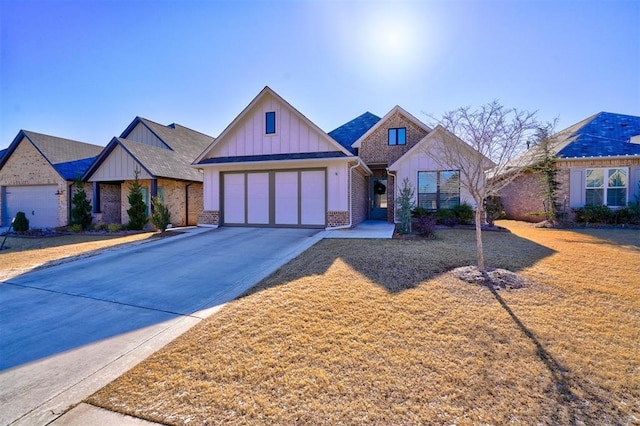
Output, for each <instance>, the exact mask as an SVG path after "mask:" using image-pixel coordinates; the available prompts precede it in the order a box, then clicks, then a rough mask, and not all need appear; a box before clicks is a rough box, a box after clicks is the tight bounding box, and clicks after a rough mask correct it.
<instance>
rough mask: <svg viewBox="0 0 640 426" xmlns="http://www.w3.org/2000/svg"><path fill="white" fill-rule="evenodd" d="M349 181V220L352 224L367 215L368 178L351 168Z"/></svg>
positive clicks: (364, 218) (365, 218)
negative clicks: (350, 179) (350, 210)
mask: <svg viewBox="0 0 640 426" xmlns="http://www.w3.org/2000/svg"><path fill="white" fill-rule="evenodd" d="M352 173H353V175H352V181H351V182H352V183H351V209H352V212H351V220H352V223H351V224H352V226H356V225H357V224H359V223H360V222H364V221H365V220H367V218H368V216H369V180H368V179H367V177H366V176H365V175H363V174H362V173H361V172H360V169H359V168H358V169H356V170H353V172H352Z"/></svg>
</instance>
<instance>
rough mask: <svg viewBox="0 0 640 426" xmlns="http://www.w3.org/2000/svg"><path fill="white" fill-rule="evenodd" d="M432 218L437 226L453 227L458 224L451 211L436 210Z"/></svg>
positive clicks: (444, 209) (445, 209)
mask: <svg viewBox="0 0 640 426" xmlns="http://www.w3.org/2000/svg"><path fill="white" fill-rule="evenodd" d="M434 218H435V220H436V223H437V224H438V225H446V226H455V225H458V224H459V223H460V222H459V221H458V219H457V218H456V216H455V214H454V213H453V210H451V209H447V208H442V209H438V210H436V212H435V213H434Z"/></svg>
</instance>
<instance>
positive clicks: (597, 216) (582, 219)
mask: <svg viewBox="0 0 640 426" xmlns="http://www.w3.org/2000/svg"><path fill="white" fill-rule="evenodd" d="M575 213H576V221H577V222H578V223H584V224H585V225H586V224H589V223H613V221H614V219H615V218H614V217H613V212H612V211H611V209H610V208H609V207H607V206H604V205H599V206H584V207H581V208H579V209H576V210H575Z"/></svg>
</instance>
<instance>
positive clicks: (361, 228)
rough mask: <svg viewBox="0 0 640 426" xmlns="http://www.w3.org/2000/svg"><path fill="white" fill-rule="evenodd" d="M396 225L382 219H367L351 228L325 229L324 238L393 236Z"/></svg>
mask: <svg viewBox="0 0 640 426" xmlns="http://www.w3.org/2000/svg"><path fill="white" fill-rule="evenodd" d="M395 229H396V226H395V224H393V223H389V222H386V221H383V220H367V221H364V222H362V223H360V224H358V225H357V226H355V227H353V228H351V229H336V230H330V231H325V235H324V238H385V239H386V238H393V232H394V231H395Z"/></svg>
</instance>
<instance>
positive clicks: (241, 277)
mask: <svg viewBox="0 0 640 426" xmlns="http://www.w3.org/2000/svg"><path fill="white" fill-rule="evenodd" d="M192 232H193V233H192V234H185V235H181V236H178V237H171V238H167V239H164V240H160V241H157V242H153V243H147V244H143V245H140V246H136V247H133V248H125V249H121V250H116V251H114V252H111V253H105V254H101V255H98V256H95V257H92V258H88V259H83V260H79V261H76V262H72V263H68V264H64V265H60V266H56V267H51V268H48V269H43V270H40V271H35V272H31V273H27V274H24V275H21V276H18V277H15V278H12V279H10V280H7V281H6V282H4V283H1V284H0V309H1V311H0V313H1V316H0V406H1V407H2V409H1V410H0V424H47V423H49V422H51V421H53V420H55V419H56V418H57V417H59V416H60V415H61V414H62V413H63V412H64V411H65V410H66V409H68V408H69V407H70V406H71V405H73V404H75V403H78V402H80V401H81V400H82V399H84V398H86V397H87V396H89V395H91V394H92V393H93V392H95V391H97V390H98V389H100V388H101V387H102V386H104V385H106V384H107V383H109V382H110V381H111V380H113V379H115V378H116V377H118V376H119V375H121V374H122V373H123V372H125V371H126V370H128V369H129V368H131V367H132V366H133V365H135V364H136V363H138V362H139V361H141V360H142V359H144V358H146V357H147V356H148V355H150V354H151V353H153V352H155V351H156V350H157V349H159V348H161V347H162V346H164V345H165V344H166V343H168V342H170V341H171V340H173V339H174V338H175V337H176V336H178V335H180V334H182V333H183V332H184V331H186V330H187V329H189V328H190V327H192V326H193V325H195V324H196V323H198V322H199V321H200V320H201V319H203V318H205V317H207V316H208V315H210V314H211V313H213V312H215V311H216V310H217V309H218V308H219V307H220V305H222V304H224V303H226V302H228V301H230V300H233V299H234V298H236V297H238V296H239V295H240V294H242V293H243V292H244V291H246V290H247V289H248V288H250V287H252V286H253V285H255V284H256V283H257V282H258V281H260V280H261V279H262V278H264V277H266V276H267V275H269V274H270V273H271V272H273V271H275V270H276V269H277V268H278V267H280V266H281V265H283V264H284V263H286V262H287V261H289V260H290V259H292V258H294V257H295V256H297V255H298V254H300V253H302V252H303V251H304V250H306V249H307V248H308V247H310V246H312V245H313V244H315V243H316V242H317V241H318V240H320V239H321V238H322V234H323V233H322V232H318V230H308V229H268V228H220V229H216V230H210V231H207V232H202V229H196V230H192Z"/></svg>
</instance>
